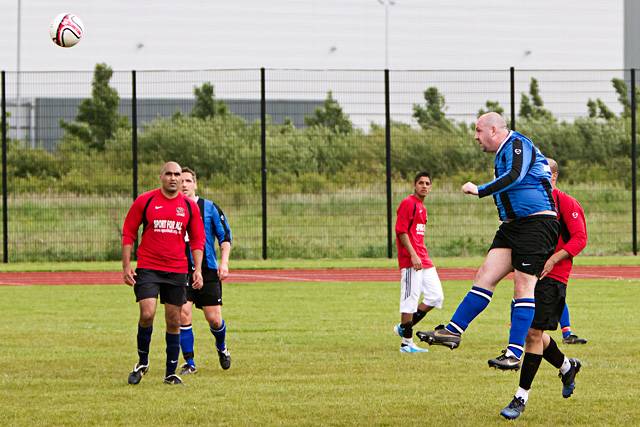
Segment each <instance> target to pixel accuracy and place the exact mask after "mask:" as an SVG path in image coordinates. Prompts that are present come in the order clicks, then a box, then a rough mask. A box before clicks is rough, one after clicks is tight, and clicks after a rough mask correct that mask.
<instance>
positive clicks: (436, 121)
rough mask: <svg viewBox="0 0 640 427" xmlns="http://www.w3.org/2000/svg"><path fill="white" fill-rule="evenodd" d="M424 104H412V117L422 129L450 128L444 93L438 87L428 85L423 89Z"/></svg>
mask: <svg viewBox="0 0 640 427" xmlns="http://www.w3.org/2000/svg"><path fill="white" fill-rule="evenodd" d="M424 100H425V106H424V107H422V106H421V105H418V104H414V105H413V117H414V118H415V119H416V121H417V122H418V124H419V125H420V127H421V128H422V129H431V128H440V129H445V130H449V129H451V122H450V121H449V120H448V119H447V118H446V116H445V111H446V110H447V107H446V102H445V99H444V95H442V94H441V93H440V92H439V91H438V88H436V87H433V86H431V87H429V88H427V90H425V91H424Z"/></svg>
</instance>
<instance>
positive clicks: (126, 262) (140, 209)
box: [122, 162, 205, 384]
mask: <svg viewBox="0 0 640 427" xmlns="http://www.w3.org/2000/svg"><path fill="white" fill-rule="evenodd" d="M181 174H182V169H181V168H180V165H179V164H177V163H175V162H168V163H166V164H165V165H164V166H163V167H162V170H161V171H160V182H161V186H160V188H158V189H155V190H152V191H149V192H146V193H144V194H142V195H141V196H139V197H138V198H137V199H136V200H135V201H134V202H133V205H131V208H130V209H129V212H128V213H127V217H126V218H125V220H124V226H123V228H122V271H123V279H124V282H125V283H126V284H127V285H129V286H133V290H134V292H135V295H136V302H138V304H139V306H140V319H139V321H138V337H137V340H138V357H139V361H138V363H137V364H136V365H135V366H134V368H133V371H132V372H131V373H130V374H129V379H128V382H129V384H138V383H139V382H140V381H141V380H142V376H143V375H144V374H146V373H147V371H148V369H149V344H150V342H151V334H152V332H153V319H154V317H155V313H156V306H157V298H158V295H160V303H162V304H164V309H165V319H166V323H167V332H166V336H165V339H166V343H167V365H166V374H165V379H164V382H165V383H166V384H182V379H180V377H178V376H177V375H175V372H176V368H177V366H178V359H179V355H180V310H181V307H182V305H183V304H184V303H185V302H186V289H187V284H188V276H187V274H188V264H187V256H186V247H185V233H187V232H188V233H189V240H190V244H191V251H192V254H193V258H194V264H195V270H194V272H193V287H194V288H195V289H199V288H201V287H202V253H203V248H204V239H205V237H204V227H203V224H202V219H201V218H200V210H199V209H198V205H197V204H196V203H195V202H194V201H193V200H191V199H189V198H188V197H186V196H184V195H183V194H182V192H181V191H180V190H181V184H182V178H181ZM140 225H142V226H143V230H142V240H141V242H140V246H139V247H138V250H137V256H138V264H137V268H136V270H135V271H134V270H133V267H132V266H131V253H132V251H133V243H134V242H135V241H136V239H137V237H138V228H139V227H140Z"/></svg>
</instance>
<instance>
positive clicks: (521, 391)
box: [516, 387, 529, 403]
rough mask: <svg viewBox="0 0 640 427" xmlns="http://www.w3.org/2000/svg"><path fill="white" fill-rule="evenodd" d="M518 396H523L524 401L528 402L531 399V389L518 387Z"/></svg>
mask: <svg viewBox="0 0 640 427" xmlns="http://www.w3.org/2000/svg"><path fill="white" fill-rule="evenodd" d="M516 397H519V398H521V399H522V400H524V403H527V400H529V390H525V389H523V388H522V387H518V391H516Z"/></svg>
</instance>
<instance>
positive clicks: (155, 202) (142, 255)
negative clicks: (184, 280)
mask: <svg viewBox="0 0 640 427" xmlns="http://www.w3.org/2000/svg"><path fill="white" fill-rule="evenodd" d="M143 214H144V217H143ZM140 224H143V226H144V229H143V230H142V240H141V242H140V245H139V246H138V251H137V256H138V265H137V266H138V267H139V268H148V269H152V270H160V271H168V272H172V273H187V272H188V266H187V256H186V251H185V241H184V237H185V233H186V232H187V231H188V232H189V239H190V242H189V243H190V245H191V249H203V248H204V239H205V236H204V226H203V223H202V219H200V209H199V208H198V204H197V203H196V202H194V201H193V200H191V199H189V198H188V197H186V196H184V195H183V194H182V193H178V195H177V196H176V197H174V198H173V199H167V198H166V197H165V196H164V194H162V191H160V189H159V188H158V189H155V190H152V191H149V192H147V193H144V194H142V195H140V196H139V197H138V198H137V199H136V200H135V202H133V205H131V208H130V209H129V213H127V217H126V218H125V220H124V226H123V228H122V244H123V245H133V242H135V240H136V239H137V237H138V228H139V227H140Z"/></svg>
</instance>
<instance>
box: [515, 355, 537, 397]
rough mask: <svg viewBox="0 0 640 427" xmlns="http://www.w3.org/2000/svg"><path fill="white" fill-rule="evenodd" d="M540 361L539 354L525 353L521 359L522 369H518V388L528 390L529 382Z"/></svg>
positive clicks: (533, 376)
mask: <svg viewBox="0 0 640 427" xmlns="http://www.w3.org/2000/svg"><path fill="white" fill-rule="evenodd" d="M540 362H542V355H541V354H534V353H525V354H524V358H523V359H522V371H520V388H523V389H525V390H529V389H530V388H531V383H532V382H533V379H534V378H535V376H536V373H537V372H538V368H539V367H540Z"/></svg>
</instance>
